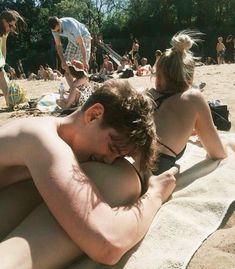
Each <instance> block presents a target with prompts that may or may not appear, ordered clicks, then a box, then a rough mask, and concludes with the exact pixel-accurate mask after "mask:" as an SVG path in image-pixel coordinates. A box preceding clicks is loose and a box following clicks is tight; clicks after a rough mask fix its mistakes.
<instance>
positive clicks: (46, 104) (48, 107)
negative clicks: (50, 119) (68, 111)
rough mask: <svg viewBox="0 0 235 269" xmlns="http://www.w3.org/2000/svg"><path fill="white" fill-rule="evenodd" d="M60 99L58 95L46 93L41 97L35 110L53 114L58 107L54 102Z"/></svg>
mask: <svg viewBox="0 0 235 269" xmlns="http://www.w3.org/2000/svg"><path fill="white" fill-rule="evenodd" d="M59 98H60V95H59V93H48V94H45V95H43V96H42V97H41V98H40V99H39V101H38V103H37V109H39V110H40V111H41V112H54V111H57V110H59V109H60V108H59V106H58V105H57V104H56V100H57V99H59Z"/></svg>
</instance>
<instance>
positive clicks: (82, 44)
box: [76, 36, 89, 70]
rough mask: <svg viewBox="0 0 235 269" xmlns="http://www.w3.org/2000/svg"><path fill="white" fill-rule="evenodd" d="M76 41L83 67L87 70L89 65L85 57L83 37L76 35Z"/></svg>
mask: <svg viewBox="0 0 235 269" xmlns="http://www.w3.org/2000/svg"><path fill="white" fill-rule="evenodd" d="M76 42H77V44H78V45H79V47H80V49H81V53H82V62H83V64H84V68H85V69H86V70H88V69H89V67H88V62H87V58H86V48H85V44H84V41H83V38H82V37H81V36H79V37H77V39H76Z"/></svg>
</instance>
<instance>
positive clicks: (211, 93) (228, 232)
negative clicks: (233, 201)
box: [0, 64, 235, 269]
mask: <svg viewBox="0 0 235 269" xmlns="http://www.w3.org/2000/svg"><path fill="white" fill-rule="evenodd" d="M61 81H63V82H65V80H64V78H62V79H61V80H56V81H42V80H34V81H27V80H17V83H19V84H20V85H21V86H22V87H24V88H25V89H26V91H27V94H28V97H29V98H33V99H35V98H39V97H40V96H42V95H44V94H46V93H51V92H57V91H58V88H59V84H60V82H61ZM129 81H130V83H131V84H132V85H133V86H134V87H136V88H138V89H140V90H141V89H145V88H150V87H153V86H154V83H155V81H154V78H150V77H133V78H130V79H129ZM194 82H195V84H199V83H200V82H205V83H206V86H205V88H204V90H203V93H204V95H205V97H206V99H207V100H208V101H213V100H220V101H221V103H222V104H226V105H228V109H229V111H230V116H229V118H230V121H231V122H232V128H231V130H230V132H235V64H224V65H210V66H200V67H196V72H195V79H194ZM65 84H66V82H65ZM0 108H1V109H0V125H3V124H4V123H6V122H8V121H11V120H13V119H16V118H17V117H27V116H30V115H29V114H30V113H26V112H25V111H24V110H19V111H12V112H9V111H6V108H5V107H4V98H3V96H1V97H0ZM234 209H235V206H233V207H232V208H231V210H230V211H231V212H230V213H229V214H228V217H227V218H226V220H225V221H224V223H223V225H222V227H221V229H219V230H217V231H216V232H215V233H214V234H213V235H212V236H210V237H209V238H208V239H207V240H206V241H205V242H204V243H203V245H202V246H201V247H200V248H199V250H198V252H197V253H196V254H195V256H194V257H193V259H192V260H191V262H190V264H189V266H188V269H199V268H201V269H215V268H216V269H230V268H231V269H232V268H235V213H234ZM208 253H209V255H208ZM232 264H233V267H231V265H232Z"/></svg>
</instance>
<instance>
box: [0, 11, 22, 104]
mask: <svg viewBox="0 0 235 269" xmlns="http://www.w3.org/2000/svg"><path fill="white" fill-rule="evenodd" d="M18 21H21V22H23V23H24V19H23V17H21V16H20V14H19V13H18V12H17V11H15V10H4V11H2V12H1V14H0V89H1V90H2V92H3V95H4V98H5V100H6V104H7V89H8V78H7V75H6V73H5V71H4V65H5V63H6V56H7V46H6V43H7V37H8V34H9V33H10V32H13V33H16V25H17V22H18ZM7 105H8V104H7Z"/></svg>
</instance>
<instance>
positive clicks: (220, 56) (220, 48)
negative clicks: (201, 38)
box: [216, 36, 226, 64]
mask: <svg viewBox="0 0 235 269" xmlns="http://www.w3.org/2000/svg"><path fill="white" fill-rule="evenodd" d="M225 50H226V48H225V45H224V43H223V37H221V36H220V37H218V43H217V45H216V52H217V63H218V64H224V63H225V60H224V57H225Z"/></svg>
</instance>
